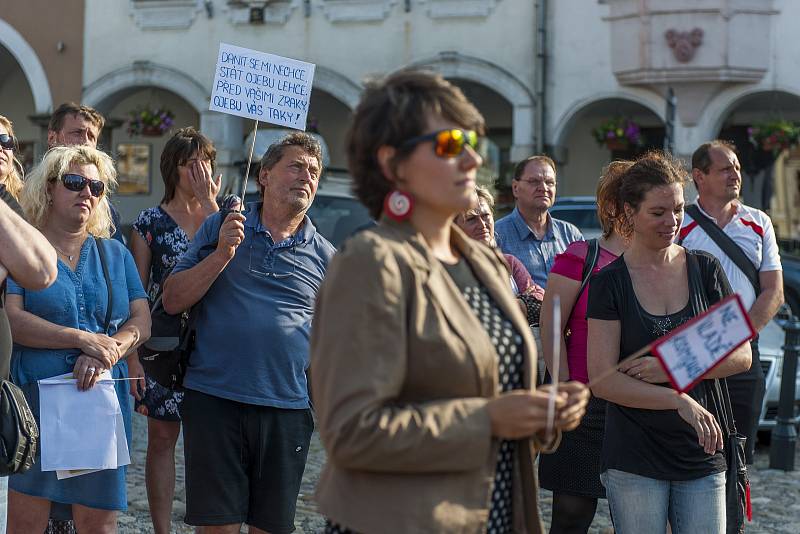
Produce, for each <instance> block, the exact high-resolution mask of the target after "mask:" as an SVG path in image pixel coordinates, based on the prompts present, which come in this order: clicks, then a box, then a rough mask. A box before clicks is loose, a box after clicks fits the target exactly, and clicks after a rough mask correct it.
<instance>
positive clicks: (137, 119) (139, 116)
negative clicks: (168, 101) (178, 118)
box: [128, 106, 175, 136]
mask: <svg viewBox="0 0 800 534" xmlns="http://www.w3.org/2000/svg"><path fill="white" fill-rule="evenodd" d="M128 117H129V118H128V135H130V136H134V135H147V136H160V135H164V133H165V132H167V131H168V130H169V129H170V128H172V125H173V124H175V115H174V114H173V113H172V111H170V110H168V109H166V108H158V109H152V108H150V107H147V106H144V107H141V108H138V109H135V110H133V111H131V112H130V113H128Z"/></svg>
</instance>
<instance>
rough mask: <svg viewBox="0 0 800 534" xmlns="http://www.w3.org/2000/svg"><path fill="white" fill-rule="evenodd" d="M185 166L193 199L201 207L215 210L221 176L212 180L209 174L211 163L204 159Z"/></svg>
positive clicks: (188, 162)
mask: <svg viewBox="0 0 800 534" xmlns="http://www.w3.org/2000/svg"><path fill="white" fill-rule="evenodd" d="M186 166H187V168H188V171H189V185H190V186H191V188H192V192H193V193H194V196H195V198H197V200H198V201H199V202H200V204H201V205H202V206H203V207H214V208H216V204H217V195H218V194H219V190H220V185H221V183H222V175H221V174H218V175H217V178H216V179H214V177H213V176H212V174H211V162H210V161H208V160H205V159H194V160H190V161H187V162H186Z"/></svg>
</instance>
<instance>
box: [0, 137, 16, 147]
mask: <svg viewBox="0 0 800 534" xmlns="http://www.w3.org/2000/svg"><path fill="white" fill-rule="evenodd" d="M0 147H3V148H5V149H6V150H16V148H17V140H16V139H14V136H13V135H8V134H0Z"/></svg>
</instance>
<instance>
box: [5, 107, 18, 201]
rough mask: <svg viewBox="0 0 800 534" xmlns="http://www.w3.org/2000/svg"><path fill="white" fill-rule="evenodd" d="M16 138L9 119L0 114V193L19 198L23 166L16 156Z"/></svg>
mask: <svg viewBox="0 0 800 534" xmlns="http://www.w3.org/2000/svg"><path fill="white" fill-rule="evenodd" d="M16 148H17V140H16V138H15V137H14V128H13V126H12V124H11V121H10V120H8V119H7V118H6V117H4V116H2V115H0V189H2V191H0V193H3V194H6V193H7V194H10V195H11V197H12V198H14V199H19V194H20V192H21V191H22V173H23V170H22V169H23V167H22V164H21V163H20V161H19V159H17V157H16Z"/></svg>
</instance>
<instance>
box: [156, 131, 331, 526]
mask: <svg viewBox="0 0 800 534" xmlns="http://www.w3.org/2000/svg"><path fill="white" fill-rule="evenodd" d="M321 169H322V151H321V148H320V145H319V143H318V142H317V141H316V140H315V139H314V138H313V137H312V136H310V135H308V134H305V133H294V134H291V135H289V136H287V137H286V138H284V139H283V140H281V141H279V142H277V143H275V144H273V145H272V146H270V147H269V149H268V150H267V153H266V154H265V155H264V157H263V158H262V160H261V170H260V173H259V177H258V181H259V184H260V185H261V192H262V198H263V202H253V203H251V204H249V205H248V206H247V207H246V209H245V211H244V212H243V213H241V214H240V213H231V214H229V215H228V216H227V217H226V218H225V221H224V222H223V221H221V220H220V218H221V216H220V214H215V215H212V216H211V217H209V218H208V219H207V220H206V221H205V223H203V225H202V226H201V227H200V229H199V230H198V231H197V234H196V235H195V237H194V240H193V241H192V244H191V246H190V248H189V250H188V251H187V252H186V254H185V255H184V256H183V257H182V258H181V260H180V261H179V262H178V264H177V266H176V267H175V269H174V270H173V273H172V275H171V276H170V277H169V278H168V279H167V281H166V283H165V285H164V294H163V303H164V308H165V309H166V311H168V312H169V313H177V312H180V311H181V310H185V309H188V308H189V307H191V306H193V305H195V304H196V303H198V302H199V306H200V308H199V312H198V315H197V323H196V332H197V333H196V342H195V349H194V350H193V352H192V354H191V359H190V362H189V367H188V370H187V372H186V377H185V379H184V386H185V388H186V393H185V397H184V401H183V404H182V405H181V417H182V420H183V432H184V451H185V452H184V454H185V463H186V519H185V521H186V523H188V524H190V525H196V526H204V527H205V528H204V529H203V532H208V533H210V532H220V533H221V532H238V531H239V527H240V525H241V524H242V523H247V524H248V525H249V526H250V531H251V532H270V533H272V534H278V533H282V532H292V530H294V514H295V502H296V500H297V495H298V492H299V491H300V480H301V478H302V476H303V469H304V468H305V462H306V457H307V454H308V446H309V442H310V440H311V433H312V431H313V427H314V424H313V419H312V416H311V411H310V404H309V397H308V387H307V384H306V368H307V366H308V351H309V331H310V327H311V318H312V314H313V309H314V299H315V297H316V294H317V291H318V290H319V286H320V284H321V282H322V278H323V276H324V274H325V269H326V268H327V265H328V262H329V261H330V259H331V257H332V256H333V254H334V252H335V249H334V248H333V246H332V245H331V244H330V243H329V242H328V241H327V240H326V239H325V238H324V237H322V236H321V235H320V234H319V233H317V231H316V229H315V228H314V225H313V224H312V223H311V220H310V219H309V218H308V216H306V211H307V210H308V208H309V207H310V206H311V203H312V202H313V200H314V195H315V194H316V191H317V185H318V180H319V176H320V172H321ZM214 242H217V245H216V248H214V249H213V252H210V253H208V254H204V253H203V252H202V251H203V250H208V248H209V247H207V245H209V244H213V243H214ZM204 247H205V249H204Z"/></svg>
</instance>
